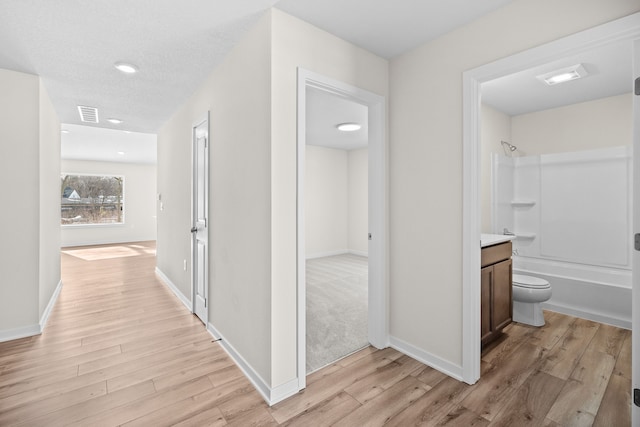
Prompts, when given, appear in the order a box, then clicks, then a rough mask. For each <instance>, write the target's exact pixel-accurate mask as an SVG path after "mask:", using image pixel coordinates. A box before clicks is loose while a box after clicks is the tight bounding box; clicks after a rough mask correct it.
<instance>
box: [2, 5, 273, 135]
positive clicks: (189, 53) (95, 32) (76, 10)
mask: <svg viewBox="0 0 640 427" xmlns="http://www.w3.org/2000/svg"><path fill="white" fill-rule="evenodd" d="M275 1H276V0H251V1H222V0H214V1H212V0H181V1H176V0H135V1H131V0H91V1H80V0H76V1H73V0H63V1H51V0H2V1H0V46H1V47H2V48H1V49H0V68H5V69H10V70H15V71H22V72H26V73H31V74H37V75H40V76H41V77H42V78H43V81H44V84H45V87H46V89H47V92H48V93H49V96H50V97H51V99H52V102H53V104H54V107H55V109H56V111H57V113H58V116H59V118H60V120H61V122H63V123H71V124H81V122H80V120H79V116H78V112H77V105H87V106H92V107H97V108H98V110H99V117H100V123H99V124H98V125H97V126H100V127H107V128H114V129H127V130H131V131H138V132H156V131H157V130H158V128H159V127H160V126H161V125H162V124H163V123H164V122H165V121H167V120H168V119H169V117H170V116H171V114H173V112H174V111H175V110H176V109H177V108H178V106H180V105H181V104H182V103H183V102H185V101H186V99H187V97H188V96H189V95H191V94H192V93H193V92H194V91H195V89H196V88H197V87H198V86H199V85H200V84H201V83H202V81H203V80H204V78H205V77H206V76H207V75H208V74H209V73H210V72H211V70H212V69H213V68H214V67H215V66H216V64H218V63H219V62H220V61H221V59H222V58H223V57H224V55H225V54H226V53H227V52H228V51H229V50H230V49H231V48H232V47H233V46H234V44H235V43H236V42H237V40H238V39H239V38H240V37H241V36H242V35H243V34H244V32H245V31H246V30H247V29H248V28H249V27H250V26H251V25H252V24H253V23H254V21H255V20H256V19H257V18H258V16H259V15H260V13H262V12H263V11H264V10H265V9H267V8H269V7H271V6H272V4H273V3H275ZM118 61H130V62H132V63H134V64H135V65H137V66H138V67H139V69H140V72H139V73H137V74H135V75H125V74H122V73H120V72H119V71H117V70H116V69H115V68H114V67H113V64H114V63H115V62H118ZM109 117H116V118H119V119H122V120H123V121H124V123H122V124H121V125H111V124H110V123H108V122H106V121H105V119H107V118H109Z"/></svg>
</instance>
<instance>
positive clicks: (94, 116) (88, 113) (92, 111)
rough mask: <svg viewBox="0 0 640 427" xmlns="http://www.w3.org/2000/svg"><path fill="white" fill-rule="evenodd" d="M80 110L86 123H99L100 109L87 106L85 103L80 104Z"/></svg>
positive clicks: (81, 117) (81, 116)
mask: <svg viewBox="0 0 640 427" xmlns="http://www.w3.org/2000/svg"><path fill="white" fill-rule="evenodd" d="M78 112H79V113H80V120H82V121H83V122H85V123H98V121H99V120H98V109H97V108H95V107H85V106H84V105H78Z"/></svg>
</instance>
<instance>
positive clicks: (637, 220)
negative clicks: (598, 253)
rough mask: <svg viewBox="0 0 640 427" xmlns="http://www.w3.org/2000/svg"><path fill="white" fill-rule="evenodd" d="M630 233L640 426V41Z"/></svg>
mask: <svg viewBox="0 0 640 427" xmlns="http://www.w3.org/2000/svg"><path fill="white" fill-rule="evenodd" d="M633 76H634V79H635V82H634V97H633V184H634V185H633V230H634V231H633V232H634V233H635V236H636V237H635V239H634V245H635V249H636V250H635V251H634V252H633V271H632V277H633V284H632V286H633V288H632V295H633V308H632V310H633V320H632V325H631V329H632V331H633V334H632V340H633V343H632V346H631V352H632V361H633V362H632V377H633V381H632V382H631V389H632V392H631V393H632V394H631V401H632V404H631V408H632V409H631V417H632V422H631V425H634V426H637V425H640V401H639V400H640V251H639V249H640V242H639V241H638V240H637V239H638V238H640V40H635V41H634V43H633Z"/></svg>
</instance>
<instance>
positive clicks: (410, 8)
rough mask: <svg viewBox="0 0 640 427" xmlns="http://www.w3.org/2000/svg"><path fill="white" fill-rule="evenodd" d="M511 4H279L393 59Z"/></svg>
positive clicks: (461, 0)
mask: <svg viewBox="0 0 640 427" xmlns="http://www.w3.org/2000/svg"><path fill="white" fill-rule="evenodd" d="M511 1H513V0H482V1H478V0H446V1H443V0H393V1H390V0H387V1H383V0H348V1H344V0H280V1H279V2H278V3H277V5H276V7H277V8H278V9H280V10H283V11H285V12H287V13H289V14H291V15H293V16H297V17H298V18H300V19H302V20H304V21H307V22H309V23H311V24H313V25H315V26H316V27H319V28H322V29H323V30H326V31H328V32H330V33H332V34H335V35H337V36H338V37H340V38H342V39H344V40H347V41H350V42H351V43H353V44H355V45H357V46H360V47H363V48H364V49H366V50H368V51H369V52H373V53H375V54H377V55H379V56H382V57H383V58H387V59H390V58H393V57H394V56H397V55H399V54H401V53H404V52H406V51H408V50H411V49H413V48H415V47H418V46H420V45H421V44H423V43H425V42H427V41H429V40H432V39H435V38H436V37H438V36H441V35H443V34H445V33H448V32H449V31H451V30H453V29H454V28H457V27H461V26H463V25H465V24H467V23H469V22H471V21H473V20H475V19H477V18H479V17H481V16H482V15H485V14H487V13H489V12H491V11H493V10H495V9H498V8H500V7H502V6H504V5H505V4H507V3H511Z"/></svg>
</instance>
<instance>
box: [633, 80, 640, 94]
mask: <svg viewBox="0 0 640 427" xmlns="http://www.w3.org/2000/svg"><path fill="white" fill-rule="evenodd" d="M634 92H635V94H636V95H640V77H638V78H637V79H636V82H635V90H634Z"/></svg>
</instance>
